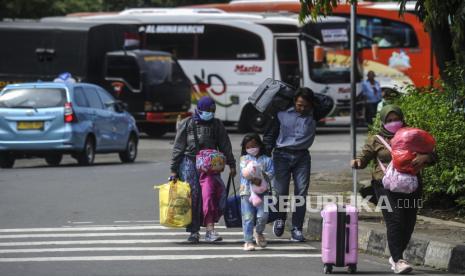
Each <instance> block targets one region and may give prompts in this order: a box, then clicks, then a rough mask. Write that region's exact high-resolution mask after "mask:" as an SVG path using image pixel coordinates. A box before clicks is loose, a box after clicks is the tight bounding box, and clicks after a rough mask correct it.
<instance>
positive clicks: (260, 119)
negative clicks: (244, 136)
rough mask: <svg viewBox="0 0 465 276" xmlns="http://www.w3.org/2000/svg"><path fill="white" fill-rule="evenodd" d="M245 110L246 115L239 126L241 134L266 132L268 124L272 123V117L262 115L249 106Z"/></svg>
mask: <svg viewBox="0 0 465 276" xmlns="http://www.w3.org/2000/svg"><path fill="white" fill-rule="evenodd" d="M246 108H247V109H246V110H244V111H245V114H244V115H243V116H242V118H241V122H240V124H239V130H240V131H241V132H248V131H253V132H257V133H263V132H265V130H266V128H267V127H268V124H269V123H270V117H268V116H266V115H264V114H263V113H260V112H259V111H258V110H257V109H255V107H253V106H251V105H250V106H248V107H246Z"/></svg>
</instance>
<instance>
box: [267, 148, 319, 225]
mask: <svg viewBox="0 0 465 276" xmlns="http://www.w3.org/2000/svg"><path fill="white" fill-rule="evenodd" d="M273 164H274V170H275V178H274V180H273V188H274V189H275V190H276V193H277V195H278V196H286V197H287V196H288V195H289V184H290V181H291V176H292V178H293V180H294V195H295V196H302V197H303V200H304V204H303V205H302V206H298V207H296V209H295V212H294V213H293V214H292V227H293V228H297V229H298V230H302V227H303V224H304V218H305V211H306V209H307V193H308V187H309V186H310V168H311V157H310V153H309V152H308V150H300V151H287V150H280V149H276V150H275V151H274V152H273ZM278 202H279V201H278ZM278 207H279V205H278ZM278 217H279V218H281V219H283V220H285V219H286V212H279V216H278Z"/></svg>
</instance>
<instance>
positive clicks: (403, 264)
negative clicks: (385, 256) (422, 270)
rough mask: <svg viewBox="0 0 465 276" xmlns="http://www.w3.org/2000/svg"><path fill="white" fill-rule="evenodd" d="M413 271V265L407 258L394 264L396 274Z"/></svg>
mask: <svg viewBox="0 0 465 276" xmlns="http://www.w3.org/2000/svg"><path fill="white" fill-rule="evenodd" d="M411 271H412V266H411V265H410V264H409V263H408V262H407V261H405V260H399V261H398V262H397V263H395V265H394V273H395V274H407V273H410V272H411Z"/></svg>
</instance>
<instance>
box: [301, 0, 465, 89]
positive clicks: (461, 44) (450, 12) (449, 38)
mask: <svg viewBox="0 0 465 276" xmlns="http://www.w3.org/2000/svg"><path fill="white" fill-rule="evenodd" d="M397 1H398V2H399V4H400V9H399V16H402V14H404V13H405V7H406V4H407V2H408V0H397ZM339 2H340V0H300V3H301V10H300V16H299V17H300V20H301V21H303V20H305V19H306V18H307V17H311V18H313V19H315V18H316V17H317V16H318V15H319V14H324V15H328V14H331V12H332V9H333V7H336V6H337V5H338V3H339ZM346 2H347V3H349V4H354V3H355V2H356V1H355V0H347V1H346ZM415 11H416V14H417V15H418V17H419V19H420V20H421V21H422V22H423V24H424V26H425V28H426V30H428V32H429V33H430V35H431V39H432V41H433V49H434V53H435V56H436V60H437V63H438V66H439V70H440V72H441V77H442V79H443V80H446V81H447V74H446V73H445V72H446V66H447V64H448V63H451V62H456V63H458V64H464V63H465V1H463V0H417V2H416V6H415ZM450 49H452V50H453V51H451V50H450Z"/></svg>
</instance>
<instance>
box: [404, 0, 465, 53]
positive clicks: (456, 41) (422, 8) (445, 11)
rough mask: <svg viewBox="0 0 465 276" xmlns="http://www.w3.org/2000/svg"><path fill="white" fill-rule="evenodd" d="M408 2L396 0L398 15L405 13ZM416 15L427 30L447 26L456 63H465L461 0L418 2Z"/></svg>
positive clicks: (464, 18)
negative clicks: (398, 5)
mask: <svg viewBox="0 0 465 276" xmlns="http://www.w3.org/2000/svg"><path fill="white" fill-rule="evenodd" d="M408 1H409V0H398V2H399V3H400V4H401V9H400V13H403V12H404V11H405V5H406V3H407V2H408ZM415 10H416V13H417V14H418V15H419V17H420V20H421V21H422V22H424V24H425V26H426V28H427V29H430V30H431V28H434V27H441V26H442V25H448V26H449V28H450V32H451V36H452V48H453V50H454V52H455V57H456V61H458V62H464V61H465V48H464V44H465V1H463V0H418V1H417V2H416V5H415Z"/></svg>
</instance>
